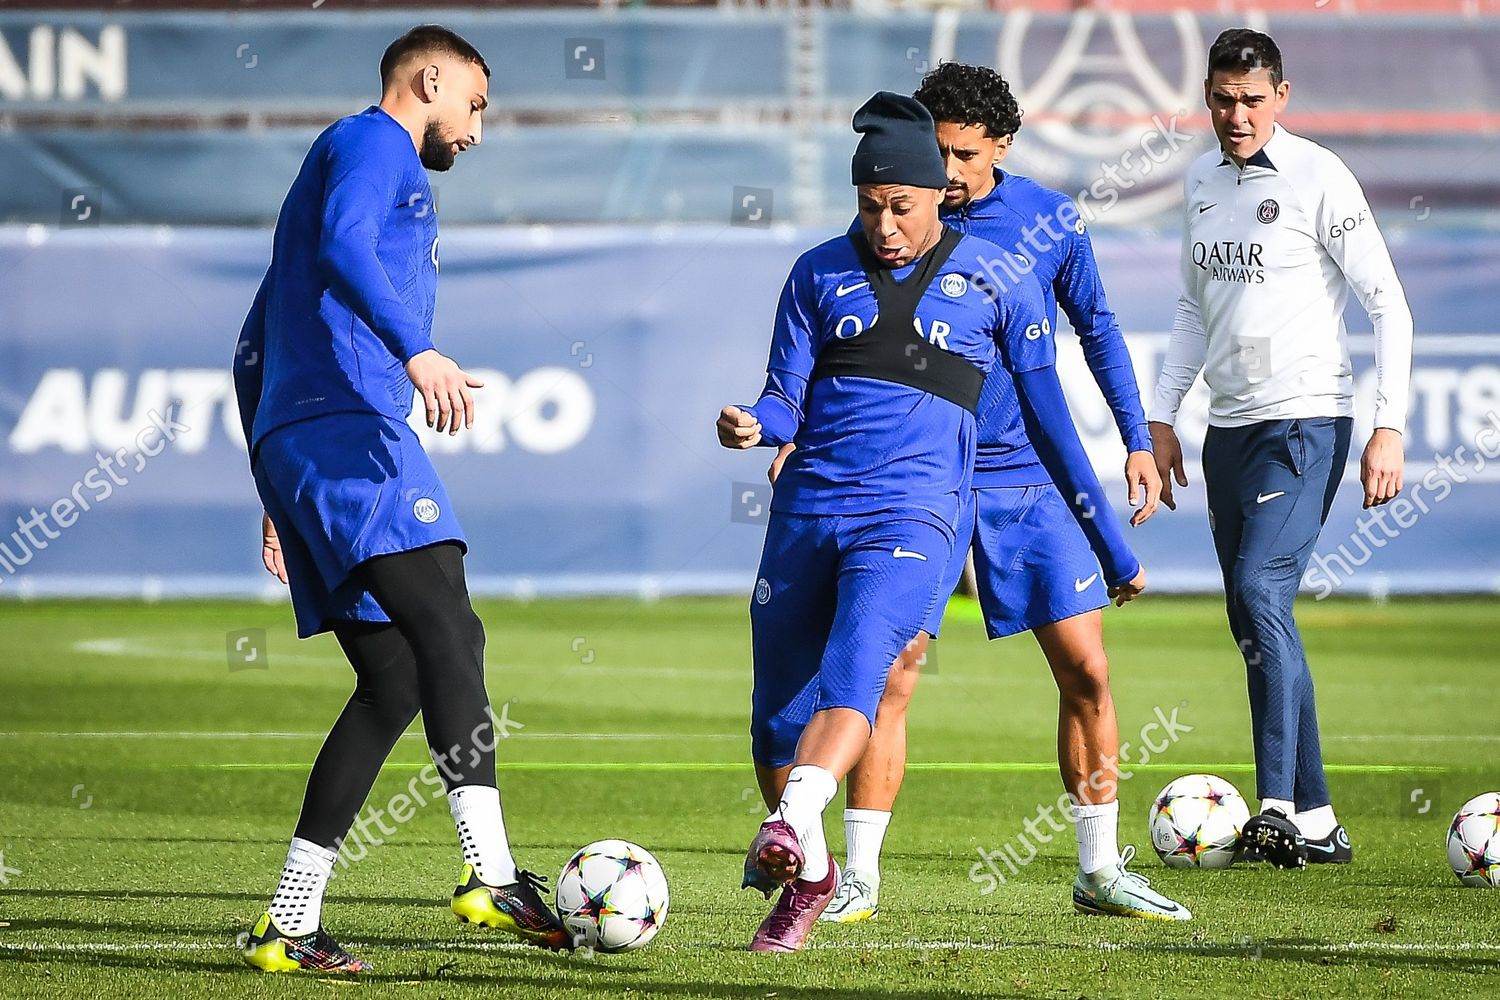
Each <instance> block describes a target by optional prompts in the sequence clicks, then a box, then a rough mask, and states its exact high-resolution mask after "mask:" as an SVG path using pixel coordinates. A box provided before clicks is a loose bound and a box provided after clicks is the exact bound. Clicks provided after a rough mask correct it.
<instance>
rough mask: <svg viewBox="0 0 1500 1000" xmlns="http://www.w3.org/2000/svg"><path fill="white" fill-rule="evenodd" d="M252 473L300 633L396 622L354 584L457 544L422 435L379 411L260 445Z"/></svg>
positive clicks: (334, 416) (303, 426)
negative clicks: (428, 549)
mask: <svg viewBox="0 0 1500 1000" xmlns="http://www.w3.org/2000/svg"><path fill="white" fill-rule="evenodd" d="M251 469H252V471H253V472H254V474H255V488H256V490H257V491H258V492H259V493H260V499H261V503H262V504H264V505H265V509H266V513H267V514H269V515H270V517H271V523H272V524H274V525H275V526H276V534H277V535H278V537H279V538H280V539H281V551H282V556H283V558H284V559H285V560H286V571H287V576H288V578H289V579H290V582H291V591H292V609H293V611H294V612H295V613H296V616H297V635H298V636H300V637H301V638H304V639H305V638H307V637H308V636H310V635H316V634H317V633H319V632H324V631H327V630H328V629H329V628H330V627H331V623H332V621H335V620H340V621H347V620H356V621H375V622H385V621H390V617H389V616H388V615H386V613H385V612H384V611H382V610H381V609H380V605H379V604H377V603H376V601H375V598H374V597H372V596H371V595H370V594H369V593H368V592H367V591H365V590H362V589H361V588H360V587H359V586H358V585H357V584H356V583H355V582H354V581H353V580H351V579H350V578H349V575H350V573H351V571H352V570H353V569H354V567H356V566H358V565H359V564H360V563H362V562H364V561H365V560H367V559H371V558H373V557H375V556H382V555H390V554H392V553H395V552H406V551H409V550H411V549H420V548H423V547H425V546H428V545H435V544H437V543H439V542H449V541H456V542H458V543H459V544H460V545H463V546H464V548H465V550H466V551H467V548H468V545H467V543H466V542H465V540H464V535H463V531H462V530H461V529H460V528H459V526H458V520H457V518H456V517H454V514H453V505H452V504H451V503H449V501H448V494H447V491H445V490H444V489H443V484H442V482H441V481H440V480H439V479H438V476H437V470H435V469H434V468H433V467H432V462H431V460H430V459H428V457H427V453H426V452H425V451H423V450H422V445H421V444H420V442H418V440H417V435H416V432H415V431H413V430H412V429H411V428H410V427H409V426H407V425H406V424H405V423H403V422H400V421H396V420H391V419H389V418H387V417H384V416H381V415H379V414H375V413H331V414H328V415H326V416H320V417H313V418H311V419H308V420H301V421H298V422H297V423H293V424H288V425H286V426H285V427H280V428H277V429H276V430H274V431H272V432H271V433H270V434H268V435H266V436H265V437H264V438H262V439H261V441H260V443H259V445H258V446H257V447H256V451H255V458H254V461H253V462H252V465H251Z"/></svg>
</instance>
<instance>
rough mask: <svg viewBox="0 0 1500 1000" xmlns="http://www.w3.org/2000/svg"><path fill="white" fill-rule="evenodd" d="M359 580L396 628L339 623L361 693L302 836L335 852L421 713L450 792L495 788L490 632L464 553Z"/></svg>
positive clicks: (325, 762)
mask: <svg viewBox="0 0 1500 1000" xmlns="http://www.w3.org/2000/svg"><path fill="white" fill-rule="evenodd" d="M353 575H354V578H355V580H356V581H358V583H359V584H360V585H361V586H362V587H364V588H365V589H366V590H368V591H370V593H371V594H372V595H374V597H375V600H376V601H378V602H379V604H380V607H381V609H382V610H383V611H385V613H386V614H387V615H389V616H390V618H391V621H390V623H389V624H387V623H385V622H356V621H340V622H335V623H334V624H333V632H334V635H335V636H336V637H337V638H338V641H339V645H340V646H342V647H343V649H344V654H345V655H346V656H347V657H348V658H349V663H350V664H351V665H352V666H353V667H354V675H355V687H354V694H353V696H351V697H350V699H349V703H348V704H347V705H345V706H344V711H343V713H342V714H340V715H339V718H338V721H337V722H335V723H334V724H333V729H332V730H331V731H330V732H329V734H328V739H327V740H325V741H324V743H323V749H322V750H320V751H319V752H318V759H317V761H316V762H315V763H314V764H313V769H312V773H311V775H309V776H308V779H307V794H306V796H305V797H304V798H303V801H302V817H301V819H300V820H298V822H297V836H298V837H301V838H303V839H305V840H310V841H312V842H313V843H315V844H320V845H322V846H324V847H327V848H329V849H330V850H332V849H334V848H335V847H336V845H337V844H338V842H339V840H340V838H342V837H343V836H344V835H345V834H346V833H348V832H349V827H350V825H351V824H352V823H353V822H354V817H355V815H356V814H357V813H358V812H359V809H360V807H361V806H362V805H364V802H365V799H366V798H368V797H369V794H370V789H371V787H373V786H374V784H375V778H376V775H378V774H379V773H380V767H381V765H382V764H384V763H385V759H386V757H387V756H388V755H389V754H390V752H391V748H392V747H394V746H395V745H396V741H397V740H398V739H400V737H401V734H402V733H404V732H405V731H406V728H407V727H408V726H410V725H411V721H412V719H414V718H416V715H417V712H418V711H420V712H421V713H422V724H423V728H424V729H425V730H426V733H427V745H428V747H429V749H430V750H431V751H432V754H433V756H434V758H436V759H437V760H438V761H439V768H438V770H439V773H440V774H442V776H443V780H444V783H445V784H446V786H447V787H448V788H456V787H458V786H460V785H489V786H491V787H493V786H494V784H495V738H496V734H495V732H494V731H493V727H492V724H491V721H490V714H489V697H488V695H486V693H485V690H484V626H483V625H482V624H480V621H479V616H478V615H476V614H475V613H474V609H473V607H472V606H471V605H470V603H469V591H468V587H467V586H466V585H465V583H464V564H463V550H462V549H461V548H460V547H459V546H458V545H457V544H455V543H452V542H445V543H443V544H440V545H433V546H429V547H428V548H423V549H414V550H412V551H410V552H398V553H396V554H394V555H389V556H377V557H375V558H374V559H371V560H369V561H368V562H365V563H362V564H360V565H359V566H358V567H357V568H356V569H355V571H354V574H353Z"/></svg>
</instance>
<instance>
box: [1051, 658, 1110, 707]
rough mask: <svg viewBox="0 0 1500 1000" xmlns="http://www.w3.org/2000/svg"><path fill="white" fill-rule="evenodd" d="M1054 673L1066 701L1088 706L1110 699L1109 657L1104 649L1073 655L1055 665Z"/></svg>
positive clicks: (1059, 690) (1058, 687) (1058, 688)
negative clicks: (1064, 661)
mask: <svg viewBox="0 0 1500 1000" xmlns="http://www.w3.org/2000/svg"><path fill="white" fill-rule="evenodd" d="M1052 673H1053V677H1054V678H1056V680H1057V690H1058V692H1059V693H1060V694H1061V695H1062V697H1063V699H1064V700H1066V701H1070V702H1073V703H1074V704H1077V705H1081V706H1087V705H1098V704H1101V703H1103V702H1104V701H1107V700H1108V699H1109V657H1108V656H1107V655H1105V652H1104V650H1103V649H1098V650H1094V651H1092V652H1089V653H1086V654H1083V655H1080V656H1076V657H1072V658H1070V659H1069V660H1068V661H1067V662H1066V663H1063V664H1060V665H1056V666H1054V667H1053V671H1052Z"/></svg>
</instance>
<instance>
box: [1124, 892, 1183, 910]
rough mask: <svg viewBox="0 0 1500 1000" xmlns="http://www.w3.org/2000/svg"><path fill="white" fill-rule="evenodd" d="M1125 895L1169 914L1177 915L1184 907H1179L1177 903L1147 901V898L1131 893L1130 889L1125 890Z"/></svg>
mask: <svg viewBox="0 0 1500 1000" xmlns="http://www.w3.org/2000/svg"><path fill="white" fill-rule="evenodd" d="M1125 895H1127V896H1130V897H1131V898H1132V899H1139V900H1140V901H1141V902H1143V903H1146V904H1149V905H1151V906H1154V907H1156V908H1157V909H1159V910H1165V911H1166V912H1167V913H1176V912H1177V911H1178V910H1180V909H1182V907H1180V906H1178V905H1177V904H1176V903H1172V902H1166V901H1158V900H1155V899H1147V898H1146V897H1145V896H1142V895H1140V894H1139V893H1135V892H1131V891H1130V890H1129V889H1126V890H1125Z"/></svg>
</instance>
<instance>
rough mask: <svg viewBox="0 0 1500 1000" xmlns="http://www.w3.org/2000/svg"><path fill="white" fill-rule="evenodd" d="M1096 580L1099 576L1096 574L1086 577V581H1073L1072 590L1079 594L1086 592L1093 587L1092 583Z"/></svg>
mask: <svg viewBox="0 0 1500 1000" xmlns="http://www.w3.org/2000/svg"><path fill="white" fill-rule="evenodd" d="M1097 579H1099V574H1098V573H1095V574H1094V575H1093V576H1091V577H1088V578H1087V579H1084V580H1074V581H1073V589H1074V590H1076V591H1078V592H1079V593H1080V594H1081V593H1083V592H1084V591H1085V590H1088V589H1089V588H1090V587H1092V586H1093V585H1094V581H1095V580H1097Z"/></svg>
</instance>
